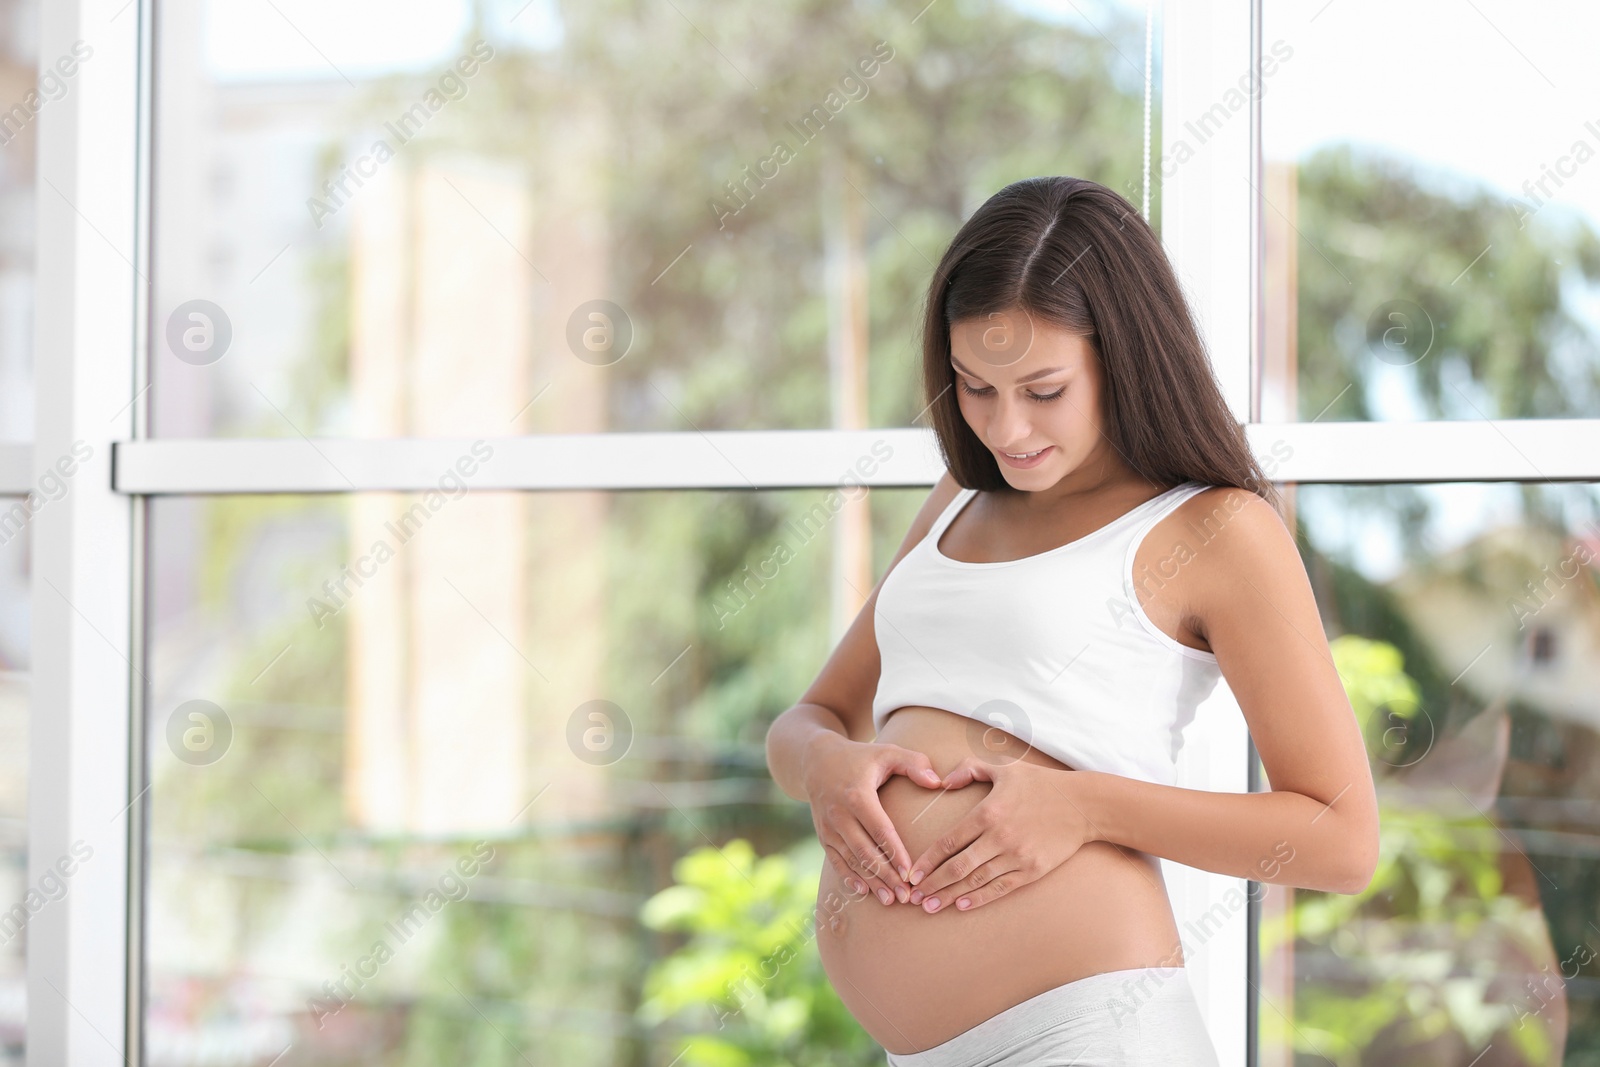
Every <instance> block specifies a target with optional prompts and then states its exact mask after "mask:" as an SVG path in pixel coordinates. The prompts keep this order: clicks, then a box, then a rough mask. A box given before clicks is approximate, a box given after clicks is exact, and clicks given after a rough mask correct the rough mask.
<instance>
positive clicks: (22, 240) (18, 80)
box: [0, 0, 92, 441]
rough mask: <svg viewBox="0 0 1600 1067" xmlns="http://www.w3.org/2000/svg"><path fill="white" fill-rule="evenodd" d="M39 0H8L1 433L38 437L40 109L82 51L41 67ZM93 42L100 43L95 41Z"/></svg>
mask: <svg viewBox="0 0 1600 1067" xmlns="http://www.w3.org/2000/svg"><path fill="white" fill-rule="evenodd" d="M38 19H39V8H38V0H0V441H31V440H33V218H34V165H35V162H36V160H37V158H38V148H37V146H38V130H39V113H40V111H42V110H43V109H44V108H45V107H46V106H47V105H48V104H49V103H50V102H51V101H52V100H59V99H61V97H63V96H64V95H66V93H67V92H68V91H69V90H70V89H71V88H72V82H73V78H74V76H75V75H76V74H77V65H78V62H79V59H80V57H78V56H74V55H65V56H61V57H58V58H54V62H53V64H52V66H53V67H54V68H56V69H52V70H48V71H46V72H45V75H44V77H43V78H41V77H40V75H39V32H38V31H39V27H38ZM89 47H91V48H92V46H89Z"/></svg>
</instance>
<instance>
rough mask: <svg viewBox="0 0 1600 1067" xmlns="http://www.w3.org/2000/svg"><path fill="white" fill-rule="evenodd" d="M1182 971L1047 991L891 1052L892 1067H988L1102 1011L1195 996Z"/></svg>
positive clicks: (1098, 979) (1119, 974) (1146, 970)
mask: <svg viewBox="0 0 1600 1067" xmlns="http://www.w3.org/2000/svg"><path fill="white" fill-rule="evenodd" d="M1192 995H1193V994H1192V993H1191V991H1190V989H1189V981H1188V973H1187V972H1186V971H1185V970H1184V969H1183V968H1182V967H1134V968H1130V969H1128V970H1121V971H1104V972H1102V973H1100V974H1092V975H1090V976H1088V977H1087V978H1080V979H1078V980H1077V981H1075V982H1068V983H1066V984H1065V985H1059V986H1056V987H1055V988H1053V989H1047V990H1045V991H1044V992H1043V993H1040V994H1038V995H1036V996H1032V997H1029V998H1028V999H1027V1000H1024V1001H1022V1002H1021V1003H1020V1004H1013V1005H1012V1006H1011V1007H1009V1008H1007V1009H1005V1010H1004V1011H1002V1012H1000V1014H998V1015H992V1016H990V1017H989V1018H987V1019H985V1020H983V1021H982V1022H981V1023H978V1024H977V1025H976V1026H974V1027H972V1028H971V1029H969V1030H964V1031H962V1032H961V1033H959V1034H957V1035H956V1036H955V1037H952V1038H951V1039H950V1040H948V1041H945V1042H942V1043H940V1044H938V1045H935V1046H933V1047H932V1048H929V1049H924V1050H923V1051H921V1052H909V1053H905V1054H903V1055H896V1054H894V1053H892V1052H891V1053H888V1057H889V1064H890V1067H951V1065H955V1064H972V1063H986V1062H990V1059H991V1058H992V1057H996V1056H998V1055H999V1054H1000V1053H1002V1052H1004V1051H1005V1050H1006V1049H1008V1048H1011V1047H1012V1046H1014V1045H1017V1044H1020V1043H1022V1042H1025V1041H1027V1040H1028V1038H1030V1037H1032V1036H1034V1035H1035V1034H1038V1033H1040V1032H1041V1031H1045V1030H1048V1029H1050V1028H1051V1027H1053V1026H1057V1025H1059V1024H1061V1023H1063V1022H1066V1021H1067V1020H1069V1019H1073V1018H1076V1017H1078V1016H1081V1015H1084V1014H1087V1013H1090V1012H1101V1013H1104V1014H1106V1016H1107V1018H1108V1019H1120V1018H1123V1017H1125V1016H1131V1015H1132V1014H1133V1013H1134V1012H1135V1011H1137V1010H1139V1008H1140V1007H1142V1006H1143V1005H1146V1004H1149V1003H1150V1002H1151V1001H1153V1000H1158V999H1166V998H1169V997H1179V998H1187V997H1190V996H1192Z"/></svg>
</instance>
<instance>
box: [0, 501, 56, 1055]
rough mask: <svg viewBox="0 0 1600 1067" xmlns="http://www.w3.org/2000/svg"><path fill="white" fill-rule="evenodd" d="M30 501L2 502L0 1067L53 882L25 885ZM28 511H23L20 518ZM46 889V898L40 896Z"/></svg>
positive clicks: (18, 1050) (14, 1045)
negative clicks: (37, 917)
mask: <svg viewBox="0 0 1600 1067" xmlns="http://www.w3.org/2000/svg"><path fill="white" fill-rule="evenodd" d="M24 504H25V502H24V501H23V500H21V499H18V498H14V497H0V880H3V883H4V884H3V885H0V901H3V902H4V903H3V904H0V909H3V910H0V1067H22V1062H23V1050H24V1047H25V1044H24V1039H25V1037H26V1031H27V1023H28V978H27V971H26V967H27V946H28V919H29V918H30V917H32V915H33V914H34V913H36V912H37V911H38V910H39V908H40V907H42V906H43V904H44V901H45V899H46V897H48V896H49V890H51V889H52V888H53V887H52V886H49V885H30V884H29V883H28V708H29V700H28V668H29V665H30V663H31V662H32V660H31V657H30V656H29V653H28V633H29V625H28V619H29V615H30V608H29V603H28V595H29V586H30V583H29V580H28V576H29V570H30V566H29V556H28V544H29V540H30V535H29V532H28V525H27V521H26V519H25V518H19V511H20V509H22V508H23V506H24ZM23 514H25V513H23ZM41 890H42V891H44V894H43V895H41V893H40V891H41Z"/></svg>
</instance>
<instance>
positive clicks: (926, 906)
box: [922, 897, 939, 915]
mask: <svg viewBox="0 0 1600 1067" xmlns="http://www.w3.org/2000/svg"><path fill="white" fill-rule="evenodd" d="M922 910H923V911H926V912H928V913H929V914H930V915H931V914H932V913H934V912H936V911H938V910H939V898H938V897H929V898H928V899H927V900H924V901H923V902H922Z"/></svg>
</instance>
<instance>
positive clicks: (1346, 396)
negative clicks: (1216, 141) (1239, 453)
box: [1261, 0, 1600, 422]
mask: <svg viewBox="0 0 1600 1067" xmlns="http://www.w3.org/2000/svg"><path fill="white" fill-rule="evenodd" d="M1263 8H1264V10H1263V22H1262V26H1263V28H1262V37H1261V39H1262V42H1263V44H1262V49H1263V60H1264V70H1265V71H1267V72H1268V73H1266V76H1265V77H1264V78H1263V79H1262V85H1263V92H1262V96H1261V112H1262V146H1263V152H1264V156H1265V174H1264V184H1263V185H1262V187H1261V193H1262V196H1263V197H1264V203H1263V205H1262V208H1261V213H1262V219H1263V222H1264V225H1265V257H1266V269H1265V278H1266V283H1265V287H1264V292H1263V297H1264V301H1265V304H1264V311H1265V323H1266V333H1265V346H1264V351H1263V352H1262V353H1261V357H1262V359H1263V361H1264V362H1263V366H1262V381H1263V387H1262V395H1261V416H1262V419H1263V421H1267V422H1280V421H1295V420H1313V419H1319V418H1320V419H1322V420H1324V421H1347V420H1383V421H1389V420H1393V421H1415V420H1422V419H1479V418H1505V419H1510V418H1568V417H1587V418H1596V417H1600V237H1597V234H1596V230H1597V227H1600V162H1595V159H1596V157H1597V155H1600V116H1597V115H1596V113H1595V111H1594V109H1593V103H1594V101H1595V100H1596V99H1600V66H1596V64H1595V63H1594V58H1593V49H1592V48H1591V47H1590V44H1591V42H1593V41H1594V40H1596V39H1597V38H1600V8H1596V7H1595V6H1594V5H1591V4H1578V3H1565V4H1556V5H1547V4H1521V3H1516V2H1514V0H1483V2H1481V3H1479V2H1476V0H1475V2H1474V3H1473V4H1471V5H1467V6H1462V5H1458V4H1455V3H1446V2H1443V0H1431V2H1425V3H1412V4H1399V5H1395V4H1385V3H1381V2H1378V0H1354V2H1348V3H1347V2H1346V0H1339V3H1336V4H1329V3H1327V2H1326V0H1269V2H1268V3H1266V4H1265V5H1263ZM1375 25H1381V26H1383V32H1382V33H1373V32H1372V28H1373V27H1374V26H1375Z"/></svg>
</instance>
